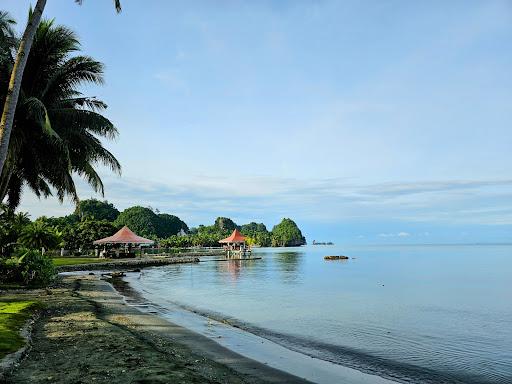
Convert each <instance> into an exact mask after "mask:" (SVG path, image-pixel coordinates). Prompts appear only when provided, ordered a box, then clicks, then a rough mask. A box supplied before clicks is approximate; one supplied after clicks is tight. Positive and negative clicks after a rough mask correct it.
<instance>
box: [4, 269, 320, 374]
mask: <svg viewBox="0 0 512 384" xmlns="http://www.w3.org/2000/svg"><path fill="white" fill-rule="evenodd" d="M51 291H52V292H51V293H49V292H48V291H46V293H44V292H41V291H37V292H35V291H33V292H25V293H23V295H24V296H27V297H28V296H31V295H32V296H37V297H39V299H40V301H41V302H43V303H44V304H45V305H46V306H47V309H45V310H44V311H43V312H44V313H42V316H41V318H40V319H39V320H38V321H37V322H36V324H35V327H34V331H33V337H32V345H31V351H30V353H29V354H28V355H27V356H26V357H25V359H24V360H23V361H21V363H20V364H19V365H18V366H17V367H16V369H15V370H14V371H13V372H12V373H11V374H10V375H9V376H8V377H7V378H6V379H5V382H9V383H28V382H30V383H46V382H58V383H70V384H71V383H76V382H92V381H93V382H96V383H109V384H112V383H125V382H134V383H135V382H140V383H142V382H152V383H167V382H179V383H189V382H190V383H192V382H201V383H212V384H213V383H240V384H242V383H248V384H264V383H276V384H284V383H297V384H308V383H310V382H308V381H306V380H303V379H301V378H299V377H296V376H293V375H291V374H289V373H286V372H282V371H280V370H277V369H274V368H272V367H269V366H266V365H265V364H262V363H260V362H257V361H255V360H252V359H248V358H246V357H244V356H241V355H239V354H237V353H235V352H233V351H231V350H229V349H227V348H224V347H222V346H221V345H219V344H218V343H216V342H215V341H213V340H211V339H209V338H207V337H205V336H203V335H200V334H198V333H196V332H193V331H190V330H189V329H187V328H184V327H182V326H179V325H176V324H174V323H172V322H169V321H167V320H166V319H163V318H161V317H160V316H155V315H154V314H152V313H144V312H141V311H140V310H138V309H136V308H135V307H133V306H130V305H128V304H127V303H126V301H125V298H124V297H123V296H122V295H121V294H119V293H118V292H117V291H116V290H115V289H114V287H113V286H112V285H111V284H110V283H109V282H108V281H105V280H103V279H101V278H100V277H99V276H97V275H95V276H90V275H67V276H64V277H63V278H62V280H61V283H60V284H59V286H57V287H54V288H52V289H51ZM7 295H8V294H7ZM45 295H46V296H45ZM148 380H149V381H148Z"/></svg>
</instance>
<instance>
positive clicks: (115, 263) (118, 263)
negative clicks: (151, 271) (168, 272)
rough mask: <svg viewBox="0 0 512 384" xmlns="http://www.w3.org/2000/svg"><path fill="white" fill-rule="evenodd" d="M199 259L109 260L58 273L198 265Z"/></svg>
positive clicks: (184, 257) (64, 266)
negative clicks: (187, 264)
mask: <svg viewBox="0 0 512 384" xmlns="http://www.w3.org/2000/svg"><path fill="white" fill-rule="evenodd" d="M198 262H199V258H198V257H194V256H176V257H166V258H158V259H157V258H155V259H153V258H143V259H125V260H109V261H105V262H104V263H91V264H76V265H63V266H61V267H58V268H57V272H72V271H99V270H110V269H127V268H145V267H157V266H161V265H169V264H182V263H198Z"/></svg>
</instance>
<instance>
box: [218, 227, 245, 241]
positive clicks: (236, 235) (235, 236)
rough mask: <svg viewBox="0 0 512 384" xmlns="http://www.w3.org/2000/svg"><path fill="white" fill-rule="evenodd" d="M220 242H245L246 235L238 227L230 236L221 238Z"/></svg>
mask: <svg viewBox="0 0 512 384" xmlns="http://www.w3.org/2000/svg"><path fill="white" fill-rule="evenodd" d="M219 243H224V244H240V243H245V236H244V235H242V234H241V233H240V231H239V230H238V229H235V230H234V231H233V233H232V234H231V235H230V236H229V237H226V238H225V239H222V240H219Z"/></svg>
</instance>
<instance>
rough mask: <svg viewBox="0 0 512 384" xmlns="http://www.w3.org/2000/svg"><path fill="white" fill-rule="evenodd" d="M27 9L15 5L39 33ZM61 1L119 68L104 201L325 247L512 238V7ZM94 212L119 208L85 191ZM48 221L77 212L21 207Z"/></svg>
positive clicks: (112, 93) (112, 90)
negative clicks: (99, 205) (290, 235)
mask: <svg viewBox="0 0 512 384" xmlns="http://www.w3.org/2000/svg"><path fill="white" fill-rule="evenodd" d="M30 3H34V1H28V0H2V1H1V3H0V8H1V9H4V10H7V11H9V12H10V13H11V14H12V15H13V16H14V17H15V18H16V19H17V20H18V21H19V26H18V29H19V30H22V28H23V27H24V24H25V22H26V15H27V10H28V8H29V5H30ZM122 5H123V11H122V13H121V14H116V13H115V12H114V8H113V6H112V2H111V1H105V0H86V1H84V2H83V5H82V6H78V5H77V4H75V2H74V1H72V0H49V1H48V4H47V7H46V10H45V13H44V15H45V16H46V17H49V18H55V20H56V22H57V23H59V24H64V25H67V26H70V27H72V28H73V29H74V30H75V31H76V32H77V34H78V36H79V38H80V41H81V43H82V49H83V52H84V53H85V54H87V55H90V56H92V57H94V58H95V59H97V60H99V61H101V62H103V63H105V65H106V71H105V78H106V84H105V85H104V86H101V87H99V86H94V87H87V88H83V92H84V93H85V94H86V95H91V96H97V97H98V98H100V99H102V100H104V101H105V102H106V103H107V104H108V106H109V108H108V110H107V111H106V116H108V117H109V118H110V119H111V120H112V121H113V122H114V123H115V125H116V126H117V127H118V129H119V131H120V136H119V138H118V139H117V140H116V141H115V142H105V146H106V147H108V148H109V149H110V150H111V151H112V152H113V153H114V154H115V155H116V157H117V158H118V159H119V161H120V162H121V164H122V167H123V170H122V176H116V175H113V174H111V173H109V172H108V170H106V169H103V168H101V167H100V173H101V175H102V177H103V179H104V182H105V188H106V193H105V196H104V198H105V199H107V200H109V201H110V202H112V203H114V204H115V205H116V206H117V207H118V208H119V209H120V210H123V209H125V208H127V207H130V206H133V205H143V206H151V207H153V208H155V209H159V210H160V211H161V212H168V213H172V214H176V215H178V216H179V217H180V218H182V219H183V220H184V221H185V222H187V223H188V224H189V225H190V226H195V225H198V224H201V223H203V224H209V223H212V222H213V221H214V219H215V217H217V216H228V217H231V218H233V219H234V220H235V221H236V222H237V223H239V224H243V223H247V222H250V221H258V222H260V221H261V222H264V223H265V224H266V225H267V226H268V227H269V228H271V227H272V226H273V225H275V224H276V223H278V222H279V221H280V220H281V218H283V217H290V218H292V219H294V220H295V221H296V222H297V224H298V225H299V226H300V228H301V229H302V230H303V232H304V233H305V234H306V237H307V238H308V240H309V241H312V240H313V239H316V240H317V241H322V240H324V241H327V240H332V241H337V242H342V243H372V244H373V243H379V244H381V243H383V244H385V243H465V242H508V241H510V240H511V239H512V172H511V171H512V157H511V156H510V150H511V148H512V146H511V145H512V130H511V129H510V128H511V124H512V108H511V106H512V71H511V67H512V2H510V1H492V0H489V1H470V0H463V1H456V0H453V1H449V2H447V1H428V2H419V1H414V2H411V1H406V0H403V1H384V0H375V1H370V0H366V1H328V0H326V1H321V0H318V1H313V0H312V1H302V0H296V1H285V0H276V1H235V0H233V1H230V0H223V1H187V2H178V1H166V0H150V1H135V0H123V1H122ZM79 186H80V187H79V191H80V196H81V198H83V199H85V198H90V197H96V198H103V197H101V196H98V195H96V194H94V192H93V191H92V190H91V189H90V188H89V187H87V186H86V185H85V183H81V182H79ZM20 209H21V210H24V211H28V212H30V214H31V216H32V217H33V218H35V217H38V216H39V215H48V216H52V215H54V216H58V215H64V214H68V213H70V212H71V211H72V210H73V206H72V204H71V203H70V202H69V201H65V202H64V203H63V204H60V203H59V202H58V201H57V199H55V198H53V199H47V200H38V199H37V198H36V197H35V196H34V195H33V194H31V193H30V191H28V190H26V191H25V193H24V197H23V200H22V204H21V207H20Z"/></svg>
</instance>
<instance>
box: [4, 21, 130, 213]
mask: <svg viewBox="0 0 512 384" xmlns="http://www.w3.org/2000/svg"><path fill="white" fill-rule="evenodd" d="M79 49H80V43H79V41H78V39H77V37H76V35H75V33H74V32H73V31H71V30H70V29H68V28H66V27H64V26H59V25H54V22H53V21H52V20H43V21H42V22H41V23H40V25H39V27H38V30H37V32H36V35H35V37H34V44H33V46H32V50H31V52H30V55H29V59H28V61H27V67H26V68H27V72H26V74H25V76H24V77H23V81H22V93H21V95H20V99H19V101H18V105H17V108H16V113H15V118H14V123H15V124H14V128H13V130H12V135H11V140H10V143H9V151H8V157H7V162H6V166H5V167H4V168H3V170H2V172H1V174H0V201H3V200H4V197H5V196H8V202H9V205H10V206H12V207H15V206H17V204H18V203H19V201H20V196H21V191H22V188H23V186H24V185H28V186H29V187H30V188H31V189H32V190H33V192H34V193H35V194H36V195H37V196H41V195H42V196H45V197H46V196H48V195H50V194H51V187H53V188H54V189H55V190H56V192H57V196H58V197H59V199H61V200H62V199H63V198H64V196H66V195H69V196H71V197H72V198H73V199H74V200H75V201H78V196H77V192H76V188H75V183H74V181H73V177H72V176H73V175H74V174H78V175H79V176H82V177H84V178H85V180H86V181H87V182H88V183H89V184H90V185H91V186H92V187H93V188H94V190H96V191H97V192H100V193H103V184H102V181H101V178H100V177H99V175H98V174H97V173H96V171H95V169H94V166H95V165H96V164H97V163H98V162H99V163H103V164H104V165H106V166H108V167H110V168H111V169H112V170H113V171H116V172H120V165H119V163H118V161H117V160H116V158H115V157H114V156H113V155H112V154H111V153H110V152H109V151H108V150H107V149H105V148H104V147H103V145H102V143H101V141H100V140H99V138H101V137H104V138H107V139H113V138H115V137H116V136H117V129H116V128H115V127H114V125H113V124H112V123H111V122H110V121H109V120H108V119H106V118H105V117H104V116H102V115H101V112H102V111H103V110H104V109H105V108H106V104H105V103H103V102H102V101H101V100H98V99H96V98H94V97H84V96H83V95H82V94H81V93H80V91H79V90H78V88H79V86H80V85H82V84H88V83H89V84H90V83H96V84H102V83H103V64H101V63H99V62H97V61H95V60H94V59H92V58H90V57H88V56H83V55H76V52H78V51H79ZM73 55H74V56H73ZM6 70H7V69H6V68H5V66H4V67H0V80H1V79H2V78H5V74H2V72H3V71H6ZM3 97H4V95H2V92H1V89H0V100H2V98H3Z"/></svg>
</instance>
